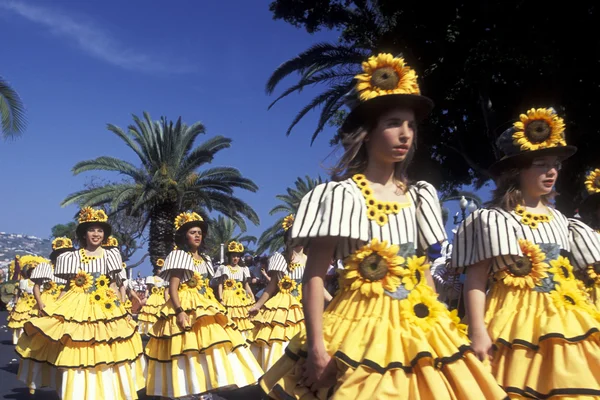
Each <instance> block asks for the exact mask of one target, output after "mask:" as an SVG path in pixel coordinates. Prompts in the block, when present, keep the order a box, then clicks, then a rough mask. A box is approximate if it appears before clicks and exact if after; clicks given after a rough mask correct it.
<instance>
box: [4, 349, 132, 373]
mask: <svg viewBox="0 0 600 400" xmlns="http://www.w3.org/2000/svg"><path fill="white" fill-rule="evenodd" d="M15 351H16V353H17V354H18V355H19V357H21V358H22V359H24V360H31V361H35V362H37V363H40V364H47V365H50V366H52V367H56V368H67V369H93V368H98V367H99V366H101V365H105V366H116V365H119V364H127V363H133V362H136V361H138V360H140V359H141V358H142V357H143V356H144V352H141V353H139V354H138V355H137V356H135V357H133V358H131V359H129V358H125V359H122V360H119V361H114V362H104V361H103V362H99V363H97V364H93V365H91V364H90V365H64V364H52V363H51V362H49V361H47V360H38V359H36V358H34V357H25V356H23V355H22V354H20V353H19V351H18V350H15Z"/></svg>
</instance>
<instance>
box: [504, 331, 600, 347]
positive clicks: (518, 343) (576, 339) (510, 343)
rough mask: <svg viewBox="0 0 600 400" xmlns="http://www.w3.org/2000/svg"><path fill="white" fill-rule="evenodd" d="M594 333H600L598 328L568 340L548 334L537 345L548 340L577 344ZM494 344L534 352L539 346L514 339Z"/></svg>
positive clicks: (562, 336) (557, 334)
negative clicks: (517, 347) (518, 347)
mask: <svg viewBox="0 0 600 400" xmlns="http://www.w3.org/2000/svg"><path fill="white" fill-rule="evenodd" d="M596 333H600V330H598V328H592V329H590V330H589V331H587V332H586V333H584V334H583V335H579V336H575V337H570V338H568V337H565V336H564V335H563V334H560V333H549V334H547V335H544V336H541V337H540V338H539V339H538V343H539V344H541V343H543V342H544V341H546V340H550V339H561V340H564V341H565V342H569V343H577V342H581V341H584V340H587V339H588V338H589V337H590V336H592V335H594V334H596ZM496 342H499V343H501V344H502V345H503V346H506V347H508V348H511V349H512V348H513V346H522V347H527V348H529V349H531V350H535V351H537V350H539V349H540V345H539V344H534V343H531V342H528V341H526V340H522V339H514V340H513V341H508V340H505V339H503V338H498V339H496ZM494 347H495V348H498V346H497V345H496V344H494Z"/></svg>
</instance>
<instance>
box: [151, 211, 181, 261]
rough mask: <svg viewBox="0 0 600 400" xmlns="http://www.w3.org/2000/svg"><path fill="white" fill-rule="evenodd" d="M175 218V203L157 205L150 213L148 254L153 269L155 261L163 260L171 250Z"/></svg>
mask: <svg viewBox="0 0 600 400" xmlns="http://www.w3.org/2000/svg"><path fill="white" fill-rule="evenodd" d="M175 217H177V203H175V202H164V203H161V204H158V205H157V206H155V207H154V208H153V209H152V212H151V213H150V240H149V242H148V253H150V262H151V263H152V266H153V268H154V269H156V268H157V266H156V261H157V260H158V259H159V258H163V259H164V258H165V257H166V256H167V255H168V254H169V252H170V251H171V250H173V246H174V241H173V234H174V233H175V231H174V227H173V222H174V221H175Z"/></svg>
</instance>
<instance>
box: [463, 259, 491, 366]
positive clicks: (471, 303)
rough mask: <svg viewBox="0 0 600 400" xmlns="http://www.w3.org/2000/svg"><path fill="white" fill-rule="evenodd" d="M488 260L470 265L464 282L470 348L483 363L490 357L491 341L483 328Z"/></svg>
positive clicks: (484, 327)
mask: <svg viewBox="0 0 600 400" xmlns="http://www.w3.org/2000/svg"><path fill="white" fill-rule="evenodd" d="M489 265H490V262H489V260H484V261H482V262H480V263H477V264H475V265H472V266H470V267H468V269H467V279H466V281H465V287H464V294H465V307H466V311H467V319H468V321H469V336H470V338H471V341H472V343H471V347H472V349H473V351H474V352H475V354H476V355H477V357H478V358H479V359H480V360H481V361H483V360H485V359H486V358H487V357H490V358H491V355H492V340H491V339H490V336H489V334H488V332H487V328H486V326H485V319H484V318H485V299H486V294H485V289H486V285H487V280H488V271H489Z"/></svg>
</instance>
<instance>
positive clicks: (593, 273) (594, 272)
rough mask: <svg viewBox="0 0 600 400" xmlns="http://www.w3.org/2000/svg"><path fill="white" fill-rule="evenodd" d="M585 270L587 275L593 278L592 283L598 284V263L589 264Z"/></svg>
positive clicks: (599, 283)
mask: <svg viewBox="0 0 600 400" xmlns="http://www.w3.org/2000/svg"><path fill="white" fill-rule="evenodd" d="M586 271H587V273H588V276H589V277H590V278H592V279H593V280H594V283H595V284H596V285H600V263H595V264H592V265H589V266H588V267H587V269H586Z"/></svg>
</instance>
